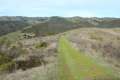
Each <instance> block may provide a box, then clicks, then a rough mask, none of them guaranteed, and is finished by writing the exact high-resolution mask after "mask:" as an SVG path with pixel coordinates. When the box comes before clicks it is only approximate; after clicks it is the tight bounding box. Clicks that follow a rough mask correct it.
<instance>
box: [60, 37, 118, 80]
mask: <svg viewBox="0 0 120 80" xmlns="http://www.w3.org/2000/svg"><path fill="white" fill-rule="evenodd" d="M58 69H59V74H58V75H59V79H60V80H96V79H97V80H98V79H99V80H106V79H107V80H116V79H114V77H115V76H114V74H113V72H112V70H111V69H110V68H107V67H106V66H103V65H101V64H100V63H99V62H97V61H96V60H94V59H92V58H91V57H89V56H86V55H85V54H84V53H82V52H79V51H78V50H76V49H75V48H73V47H72V45H71V44H70V42H69V41H68V40H66V39H65V37H61V38H60V40H59V68H58Z"/></svg>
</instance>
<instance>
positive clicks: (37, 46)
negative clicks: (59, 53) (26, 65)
mask: <svg viewBox="0 0 120 80" xmlns="http://www.w3.org/2000/svg"><path fill="white" fill-rule="evenodd" d="M47 46H48V43H47V42H40V43H38V44H37V45H36V46H35V47H36V48H46V47H47Z"/></svg>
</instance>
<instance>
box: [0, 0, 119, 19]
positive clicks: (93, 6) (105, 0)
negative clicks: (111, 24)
mask: <svg viewBox="0 0 120 80" xmlns="http://www.w3.org/2000/svg"><path fill="white" fill-rule="evenodd" d="M0 16H30V17H49V16H63V17H73V16H81V17H120V0H0Z"/></svg>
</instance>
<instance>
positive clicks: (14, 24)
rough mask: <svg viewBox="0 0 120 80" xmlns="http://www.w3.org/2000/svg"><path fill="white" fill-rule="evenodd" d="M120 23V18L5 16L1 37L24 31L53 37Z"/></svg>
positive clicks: (0, 18) (119, 25) (0, 23)
mask: <svg viewBox="0 0 120 80" xmlns="http://www.w3.org/2000/svg"><path fill="white" fill-rule="evenodd" d="M119 23H120V19H119V18H96V17H93V18H83V17H70V18H69V17H58V16H53V17H21V16H16V17H15V16H14V17H8V16H4V17H0V36H1V35H5V34H8V33H10V32H15V31H18V30H22V31H23V32H24V33H31V32H32V33H35V34H36V35H51V34H56V33H60V32H64V31H67V30H71V29H76V28H83V27H89V28H90V27H99V28H114V27H120V24H119ZM28 26H29V27H28Z"/></svg>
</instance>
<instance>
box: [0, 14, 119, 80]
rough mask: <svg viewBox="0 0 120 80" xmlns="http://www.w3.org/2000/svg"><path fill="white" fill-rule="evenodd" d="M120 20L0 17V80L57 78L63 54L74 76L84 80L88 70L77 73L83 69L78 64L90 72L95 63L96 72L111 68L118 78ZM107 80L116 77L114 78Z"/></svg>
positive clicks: (51, 79)
mask: <svg viewBox="0 0 120 80" xmlns="http://www.w3.org/2000/svg"><path fill="white" fill-rule="evenodd" d="M119 22H120V19H119V18H82V17H71V18H65V17H64V18H63V17H57V16H54V17H35V18H32V17H0V28H1V29H0V30H1V31H0V35H1V36H0V79H2V80H23V79H24V80H57V79H58V77H59V75H58V74H59V73H58V72H59V70H61V69H60V66H59V63H60V61H64V58H65V59H66V57H67V59H66V60H67V65H68V67H69V68H70V71H72V75H73V76H75V77H76V76H79V77H81V78H84V79H83V80H86V78H85V75H88V74H87V72H84V71H83V73H84V74H83V73H82V72H79V71H81V70H82V69H83V68H82V67H81V66H79V64H81V63H82V64H84V65H83V67H85V68H84V69H83V70H85V71H86V70H88V71H89V72H90V75H92V71H91V65H93V64H94V65H95V66H97V69H96V70H98V72H99V70H100V72H101V73H103V74H104V73H109V71H110V75H111V76H114V75H115V76H116V77H119V75H120V63H119V62H120V45H119V43H120V28H119V27H120V24H119ZM61 36H65V39H61ZM62 44H64V45H62ZM60 47H61V48H64V49H62V50H64V51H63V56H62V58H63V60H60V61H59V60H58V59H59V54H60V53H62V50H60V51H59V49H60ZM68 48H69V49H68ZM72 51H73V52H72ZM83 54H84V55H85V56H89V59H88V57H87V58H86V57H84V55H83ZM65 56H66V57H65ZM81 56H82V58H84V59H82V58H81ZM73 57H74V58H73ZM71 58H73V59H71ZM94 60H95V62H94ZM73 63H74V64H73ZM98 63H99V64H98ZM65 64H66V63H65ZM88 64H90V65H88ZM63 65H64V64H63ZM85 65H88V66H85ZM98 65H100V66H105V67H102V68H101V67H99V66H98ZM76 66H77V67H76ZM62 67H63V66H62ZM106 68H108V70H107V69H106ZM61 71H62V70H61ZM77 71H78V72H77ZM104 71H105V72H104ZM68 72H69V71H68ZM93 73H94V72H93ZM97 74H98V73H95V75H97ZM81 75H82V76H81ZM5 76H6V77H5ZM97 76H98V77H99V75H97ZM105 76H106V77H108V75H106V74H105ZM92 77H93V75H92ZM107 79H108V80H116V79H113V77H112V78H111V77H109V78H107ZM63 80H64V79H63ZM65 80H66V79H65ZM68 80H69V79H68ZM72 80H76V79H72ZM91 80H94V79H93V78H92V79H91ZM97 80H103V79H97ZM117 80H119V79H117Z"/></svg>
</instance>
